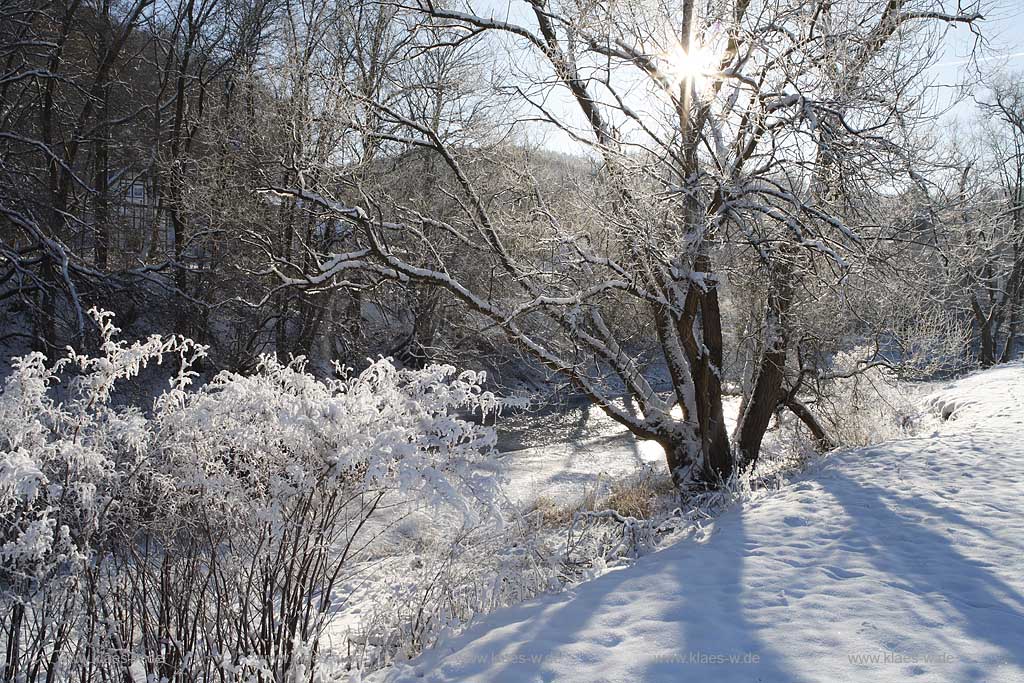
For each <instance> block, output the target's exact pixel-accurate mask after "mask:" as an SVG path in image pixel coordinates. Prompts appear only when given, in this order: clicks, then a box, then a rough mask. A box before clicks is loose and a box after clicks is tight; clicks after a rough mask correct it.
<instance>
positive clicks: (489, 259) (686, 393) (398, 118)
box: [274, 0, 980, 485]
mask: <svg viewBox="0 0 1024 683" xmlns="http://www.w3.org/2000/svg"><path fill="white" fill-rule="evenodd" d="M406 9H407V10H408V11H409V12H412V13H413V14H414V15H415V14H418V15H420V16H422V17H423V20H422V21H423V22H424V23H426V24H428V25H436V24H441V25H443V26H445V27H447V28H448V29H449V30H450V31H452V32H454V37H451V38H448V39H447V41H446V42H438V43H436V44H435V47H438V48H440V47H442V46H444V45H446V44H452V43H456V44H469V43H471V42H472V41H478V40H481V37H482V36H483V37H487V36H503V37H505V38H507V39H508V40H509V41H511V42H512V44H513V45H514V47H513V49H512V53H511V54H512V57H513V59H514V60H515V62H514V63H513V64H511V65H507V66H506V67H505V68H506V69H507V70H508V71H509V73H507V74H506V75H505V76H504V78H503V79H502V82H501V84H500V92H502V93H503V94H506V95H510V96H511V97H512V103H510V105H509V114H508V115H507V116H508V117H509V118H510V119H511V120H512V121H513V123H512V126H513V127H514V126H515V125H517V124H519V123H523V121H524V119H527V118H528V119H531V120H534V121H536V120H539V121H541V122H542V123H543V124H546V125H547V126H549V127H550V128H553V129H555V130H557V131H558V132H559V133H560V134H561V135H562V136H564V137H566V138H568V139H570V140H572V141H574V142H576V143H578V144H579V145H580V146H582V147H583V148H586V149H589V150H590V153H591V154H592V155H593V156H592V158H594V159H596V160H598V163H597V173H598V176H599V178H600V182H599V183H598V184H597V185H596V186H595V190H597V191H596V192H595V194H594V195H593V196H589V197H586V200H585V201H587V202H588V203H589V204H590V209H591V210H590V212H589V214H588V217H587V220H588V224H587V225H586V226H585V228H584V229H580V228H579V226H576V225H569V224H566V223H564V222H563V221H562V220H561V216H560V215H559V213H560V207H559V204H560V202H559V200H560V199H562V198H553V197H551V196H549V195H548V194H547V193H546V191H545V189H546V188H545V187H543V186H540V185H531V186H530V187H529V191H530V193H531V195H532V196H533V197H534V199H533V206H531V207H530V210H531V212H532V213H533V215H534V217H535V218H537V221H540V222H541V224H543V225H544V227H545V230H543V231H541V232H540V233H539V234H538V233H537V232H536V224H537V221H533V223H532V224H531V226H530V229H527V227H526V225H524V221H523V220H522V218H521V216H519V215H518V214H516V213H515V212H510V211H506V210H504V209H503V207H502V202H501V201H500V200H499V198H500V197H501V196H502V195H503V194H504V193H508V192H512V191H514V188H501V189H499V190H495V189H494V188H488V187H487V186H486V185H485V184H484V183H481V182H479V181H478V180H477V179H475V178H474V177H473V174H472V172H471V170H470V167H471V165H472V163H473V159H472V155H471V154H468V153H467V150H465V149H462V148H459V147H457V146H455V145H453V144H451V143H449V142H448V141H446V140H445V139H444V137H443V136H442V135H441V134H440V132H439V130H438V128H437V126H436V124H435V123H434V122H432V121H431V120H430V119H429V118H426V117H422V116H415V115H410V114H409V113H407V112H403V111H401V110H400V109H399V108H398V107H396V106H393V105H392V104H389V103H387V102H381V101H378V100H367V101H366V103H367V104H368V105H370V106H372V107H374V109H375V111H376V112H377V115H378V117H379V119H380V120H381V121H382V122H383V123H384V124H386V126H387V127H389V128H390V129H391V130H393V131H396V130H401V131H402V132H401V133H397V132H393V133H390V139H392V140H399V141H403V142H404V143H405V144H406V145H407V146H409V147H417V148H426V149H429V150H431V151H432V152H434V153H435V154H437V155H438V156H439V157H440V158H441V159H442V160H443V161H444V163H445V164H446V165H447V167H448V168H449V170H450V172H451V173H452V175H453V176H454V178H455V179H456V181H457V186H458V193H459V197H460V204H461V215H458V216H454V217H453V216H430V217H428V216H424V215H422V214H417V213H412V212H409V211H406V210H404V207H403V206H401V204H398V203H395V202H391V201H389V200H388V198H386V197H383V196H380V195H373V194H372V193H371V192H364V196H363V198H362V200H363V201H362V207H363V208H358V207H357V206H356V202H353V201H351V200H348V201H345V200H344V198H339V197H338V196H336V194H333V193H332V192H331V188H326V187H318V188H315V191H314V188H310V187H308V186H307V187H278V188H274V191H275V192H278V193H279V194H282V195H286V196H290V197H294V198H298V199H301V200H302V201H307V202H314V203H317V204H319V205H320V206H322V207H323V208H324V209H325V210H326V211H329V212H331V213H332V215H333V216H335V217H336V218H338V219H339V220H342V221H346V222H348V223H350V224H352V225H354V226H355V227H356V228H358V231H357V233H356V234H355V235H354V239H353V242H352V243H351V250H350V251H346V252H344V253H333V254H324V255H320V256H318V258H317V267H316V268H315V269H309V268H308V267H303V265H302V264H301V263H298V262H296V261H294V260H293V261H291V262H289V263H287V264H281V267H280V268H279V271H280V273H281V277H282V279H283V282H284V284H285V285H287V286H297V287H307V288H308V287H323V286H325V285H326V284H328V283H330V282H332V281H334V280H336V279H341V278H342V277H343V275H344V274H345V273H347V272H350V271H352V270H356V269H358V270H361V271H363V272H369V273H373V274H375V275H376V276H378V277H381V278H390V279H397V280H401V281H408V282H414V283H426V284H431V285H434V286H438V287H442V288H444V289H446V290H447V291H449V292H450V293H451V294H452V295H454V296H455V297H456V298H457V299H458V300H460V301H462V302H463V303H464V304H465V305H467V306H468V307H469V309H471V310H472V311H473V312H474V313H475V314H477V315H479V316H481V317H482V318H484V319H486V320H487V321H488V324H489V325H491V326H494V327H496V328H498V329H500V330H502V332H503V333H504V334H505V335H506V336H507V338H508V339H509V340H511V341H512V342H514V343H515V344H517V345H518V346H520V347H521V348H522V349H524V350H526V351H527V352H528V353H530V354H532V355H533V356H534V357H535V358H536V359H538V360H539V361H540V362H542V363H543V364H544V365H546V366H547V367H548V368H550V369H551V370H553V371H555V372H557V373H560V374H561V375H562V376H564V377H565V378H567V379H568V380H569V381H570V382H571V383H573V384H574V385H575V386H576V387H577V388H578V389H579V390H580V391H582V392H583V393H585V394H586V395H587V396H589V397H590V398H591V399H592V400H593V401H594V402H595V403H597V404H598V405H600V406H601V407H602V408H603V409H604V410H605V411H606V412H607V413H608V414H609V415H610V416H611V417H612V418H613V419H615V420H617V421H618V422H620V423H622V424H623V425H625V426H626V427H628V428H629V429H630V430H631V431H632V432H633V433H634V434H636V435H637V436H639V437H641V438H645V439H652V440H655V441H657V442H659V443H661V444H662V445H663V446H664V448H665V451H666V453H667V458H668V464H669V468H670V470H671V471H672V472H673V474H674V476H675V477H676V480H677V481H678V482H679V483H680V484H681V485H682V484H684V483H686V482H691V481H696V482H701V483H704V484H713V483H715V482H717V481H721V480H722V479H724V478H727V477H728V476H729V475H730V474H731V473H732V471H733V468H734V466H735V465H736V464H739V465H740V466H747V465H749V464H751V463H753V462H754V461H755V460H756V458H757V454H758V450H759V447H760V442H761V439H762V437H763V434H764V431H765V430H766V429H767V427H768V419H769V417H770V416H771V415H772V414H773V412H774V411H775V410H776V408H777V407H778V406H779V405H780V403H783V402H787V401H788V402H790V403H792V401H793V399H794V389H793V387H792V386H788V387H787V386H786V382H785V379H786V375H787V370H786V364H787V362H788V360H787V359H789V358H790V357H791V354H792V348H791V346H790V340H789V332H790V329H791V323H790V320H791V319H792V318H793V317H795V316H796V315H798V312H799V309H798V308H795V307H794V305H793V301H794V299H795V298H796V297H797V294H798V290H799V288H801V287H804V285H803V283H804V282H805V281H807V280H808V279H811V280H814V281H816V282H830V283H831V286H833V287H842V286H843V282H844V278H845V277H846V276H847V274H848V273H849V272H850V269H851V267H852V266H851V264H852V263H854V262H855V260H856V259H858V258H864V257H865V256H866V255H868V254H869V253H870V252H871V249H872V237H873V235H872V229H873V226H877V225H878V223H877V221H876V220H875V219H876V218H877V216H873V215H872V211H871V208H872V207H871V196H872V195H873V194H876V193H877V192H878V191H879V190H880V189H882V188H885V187H886V184H888V186H889V187H897V186H899V184H901V183H904V182H906V175H907V167H908V153H907V150H906V148H905V146H904V145H905V143H906V141H907V139H908V138H907V131H908V130H912V129H913V126H914V120H915V116H916V115H917V112H918V110H917V109H915V98H914V93H915V88H916V87H917V83H918V77H919V75H920V73H921V71H922V70H923V69H924V68H925V66H926V65H927V64H928V63H930V61H931V59H932V57H933V55H934V47H935V42H934V41H935V39H936V36H937V33H938V32H941V31H942V30H944V29H945V28H946V27H948V26H951V25H955V24H965V25H972V24H973V23H974V22H976V21H977V20H978V19H980V15H979V14H978V13H977V12H976V11H973V10H968V11H964V10H962V9H957V10H956V11H953V12H947V11H945V10H943V8H942V6H941V5H940V4H939V3H932V2H881V3H872V2H842V3H820V4H815V5H814V6H813V7H812V8H811V11H808V8H807V6H806V5H805V4H804V3H785V2H782V3H773V4H771V5H767V6H764V7H760V6H758V7H756V8H754V7H753V6H752V5H751V4H750V3H747V2H743V1H740V2H736V3H730V4H728V6H727V7H722V8H719V9H714V10H709V12H708V13H707V14H706V15H703V16H701V15H699V11H698V7H697V5H696V3H694V2H692V1H691V0H686V1H685V2H682V4H680V5H679V6H675V5H672V6H658V7H654V6H650V7H648V6H643V5H641V6H633V5H630V6H629V7H625V6H619V5H618V4H616V3H598V4H586V5H583V4H579V3H572V2H566V3H557V4H556V3H552V2H543V1H542V0H531V1H530V2H524V3H521V4H520V3H515V4H513V6H512V9H511V11H510V13H509V17H514V19H513V18H509V17H502V18H498V17H496V16H485V15H480V14H474V13H472V12H471V11H469V12H466V11H460V10H456V9H450V8H448V7H446V6H441V5H436V4H432V3H430V2H428V1H427V0H424V1H423V2H421V3H420V4H417V5H414V6H410V7H408V8H406ZM482 45H485V46H487V47H488V48H493V45H494V43H493V42H483V43H482ZM897 55H899V58H898V59H897V58H896V56H897ZM517 64H521V65H523V68H522V69H521V70H520V71H518V72H517V71H516V68H515V67H516V65H517ZM516 113H518V114H519V116H518V117H516V116H514V114H516ZM511 130H512V129H511V128H510V129H509V131H510V132H511ZM523 181H524V182H527V183H529V179H523ZM527 235H533V237H532V240H533V241H532V242H531V243H527V242H524V238H527ZM440 236H447V238H451V237H453V238H455V239H458V240H460V241H462V242H463V243H464V244H466V245H467V247H468V248H469V249H471V250H472V251H473V252H474V253H475V254H477V258H478V260H479V261H483V262H484V263H486V264H487V266H488V268H489V271H490V275H489V278H488V280H487V281H485V282H480V281H479V280H477V279H473V278H470V277H468V276H466V275H465V274H464V273H462V272H460V271H459V268H458V266H457V264H454V263H450V262H448V261H447V260H446V259H445V258H444V256H443V255H442V254H439V253H437V252H436V251H434V250H433V248H432V246H433V245H434V244H435V243H436V241H437V240H438V239H441V237H440ZM552 254H554V256H553V257H552ZM725 263H730V264H737V265H736V266H734V267H738V268H741V269H746V270H747V271H750V270H751V269H757V270H759V271H760V272H762V273H763V274H764V281H765V282H766V283H767V287H768V292H769V294H768V295H767V296H766V297H765V299H764V303H763V305H764V310H763V314H762V315H761V316H759V317H760V327H761V334H760V337H761V341H760V343H759V349H760V350H759V352H758V358H757V360H756V363H755V364H754V367H753V369H752V374H751V379H750V381H749V382H748V383H747V392H746V394H747V395H746V396H745V400H744V409H743V413H742V416H741V422H740V425H739V427H738V429H737V433H736V437H735V443H734V444H730V440H729V435H728V434H727V433H726V427H725V421H724V419H723V408H722V393H723V392H722V378H723V374H724V372H725V369H724V367H723V364H724V356H725V349H724V343H725V341H724V334H723V329H724V326H723V309H722V304H721V292H722V287H723V286H724V285H725V282H724V276H725V273H724V272H722V266H723V264H725ZM738 264H742V265H738ZM623 307H628V309H629V310H630V311H631V312H632V313H634V314H635V316H636V318H634V321H635V324H638V325H644V326H647V328H648V329H651V330H653V332H654V334H655V335H656V338H657V340H658V343H657V353H658V355H659V356H660V357H659V358H657V363H652V362H651V359H650V358H649V357H648V356H645V355H644V354H638V353H637V352H636V349H635V348H630V345H629V344H628V343H626V341H625V340H626V339H627V337H628V336H629V335H630V329H629V325H628V324H626V325H623V324H621V323H618V324H613V323H611V322H610V321H611V320H613V319H614V318H615V313H616V312H617V311H619V310H621V309H622V308H623ZM659 364H660V365H662V366H664V367H665V368H666V369H667V374H668V376H669V378H670V383H671V392H670V393H669V394H668V395H667V396H665V395H662V394H660V393H659V392H657V391H655V389H654V388H653V385H652V377H653V375H652V374H651V372H652V370H653V368H654V366H655V365H659ZM623 394H625V395H626V397H627V400H623V399H622V398H621V396H622V395H623Z"/></svg>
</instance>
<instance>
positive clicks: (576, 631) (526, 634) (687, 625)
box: [462, 509, 804, 683]
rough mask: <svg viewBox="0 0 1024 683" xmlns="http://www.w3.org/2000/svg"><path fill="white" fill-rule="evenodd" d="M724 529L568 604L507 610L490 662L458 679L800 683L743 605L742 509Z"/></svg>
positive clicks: (603, 580) (600, 582) (588, 589)
mask: <svg viewBox="0 0 1024 683" xmlns="http://www.w3.org/2000/svg"><path fill="white" fill-rule="evenodd" d="M718 527H719V530H718V532H717V533H716V538H714V539H713V540H712V541H711V542H709V543H708V544H707V545H704V544H699V543H693V542H688V541H684V542H682V543H680V544H677V545H676V546H673V547H671V548H668V549H666V550H665V551H662V552H658V553H654V554H652V555H647V556H644V557H642V558H640V560H639V561H638V562H637V564H636V565H635V566H634V567H633V568H631V569H629V570H626V571H615V572H611V573H609V574H605V575H604V576H601V577H599V578H597V579H595V580H593V581H590V582H587V583H584V584H582V585H580V586H579V587H578V588H576V589H575V590H574V591H573V593H574V595H572V596H571V598H570V597H569V596H562V597H560V598H555V599H554V600H553V601H552V602H550V603H546V604H545V603H542V604H543V607H542V608H541V609H538V605H533V606H530V605H524V606H521V607H519V608H513V609H511V610H509V611H508V612H507V613H506V614H505V619H504V620H503V621H504V623H506V624H509V625H510V626H511V628H506V629H504V630H503V632H502V635H501V636H500V637H496V634H495V631H494V630H491V631H490V632H489V634H488V637H487V638H486V641H487V642H486V650H485V651H484V653H485V654H486V655H488V656H491V657H493V658H494V659H493V660H492V661H491V665H490V666H489V667H484V668H482V669H477V670H476V671H472V672H471V671H465V670H463V671H462V673H463V674H464V675H465V676H470V675H474V674H475V675H484V676H486V680H487V681H488V683H504V682H509V683H512V682H515V683H519V682H520V681H556V680H570V679H568V678H566V675H567V669H568V670H569V671H574V672H576V673H575V675H576V676H577V677H576V678H572V679H571V680H587V681H592V682H597V681H604V680H616V681H618V680H632V681H637V682H638V683H678V681H683V680H685V681H716V683H718V682H723V683H724V682H737V683H739V682H743V683H748V682H751V681H766V682H767V681H771V682H773V683H778V682H783V681H784V682H786V683H790V682H792V683H799V682H801V681H802V680H804V679H801V678H800V677H799V676H797V675H796V674H795V673H794V672H793V671H791V670H789V669H787V667H786V665H785V663H784V662H783V661H782V659H781V657H780V655H779V654H778V653H776V652H774V651H773V650H771V649H770V648H769V647H768V646H767V645H766V644H765V643H764V642H763V641H762V640H761V638H760V637H759V635H758V631H759V630H760V629H761V628H762V626H761V625H758V624H757V623H756V622H755V620H752V619H751V616H752V614H753V610H752V608H750V607H748V606H747V605H745V604H744V601H743V593H744V578H743V576H744V575H743V572H744V556H745V553H746V546H747V542H746V536H745V533H744V523H743V510H741V509H736V510H732V511H730V512H727V513H725V514H724V515H723V516H722V518H720V519H719V523H718ZM719 534H720V535H721V537H717V536H718V535H719ZM476 654H478V655H479V654H482V653H481V652H480V651H477V652H476ZM577 661H578V662H579V663H580V666H579V667H574V666H573V665H572V664H567V662H577ZM588 667H589V668H588ZM591 668H592V669H594V670H595V671H597V673H596V674H595V673H593V672H591V671H590V669H591ZM623 676H625V677H623ZM481 680H482V679H481Z"/></svg>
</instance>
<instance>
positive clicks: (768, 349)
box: [736, 268, 793, 469]
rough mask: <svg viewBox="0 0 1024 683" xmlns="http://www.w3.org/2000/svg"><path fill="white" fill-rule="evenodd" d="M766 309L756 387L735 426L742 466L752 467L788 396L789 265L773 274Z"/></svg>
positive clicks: (790, 299) (790, 296)
mask: <svg viewBox="0 0 1024 683" xmlns="http://www.w3.org/2000/svg"><path fill="white" fill-rule="evenodd" d="M770 286H771V291H770V292H769V294H768V302H767V310H766V312H765V331H764V341H763V342H762V345H761V360H760V363H759V364H758V366H757V369H756V370H755V375H754V378H753V381H754V387H753V389H752V390H751V392H750V395H749V396H747V397H746V398H745V400H744V401H743V406H742V409H741V410H740V421H739V424H738V425H737V427H736V447H737V450H738V451H739V459H740V466H741V467H743V468H744V469H747V468H753V467H754V465H756V464H757V458H758V455H760V452H761V442H762V441H763V440H764V435H765V432H766V431H768V425H769V423H770V422H771V418H772V415H774V414H775V411H776V409H777V408H778V407H779V401H781V400H782V399H783V397H784V395H785V391H784V390H783V387H782V385H783V380H784V379H785V372H786V353H787V350H788V345H789V344H788V341H789V340H788V336H789V335H788V330H787V327H788V320H787V318H788V315H789V308H790V305H791V304H792V300H793V283H792V282H791V277H790V272H789V269H788V268H784V269H780V272H777V273H776V274H775V275H774V277H773V283H772V284H771V285H770Z"/></svg>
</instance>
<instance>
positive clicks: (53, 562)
mask: <svg viewBox="0 0 1024 683" xmlns="http://www.w3.org/2000/svg"><path fill="white" fill-rule="evenodd" d="M94 315H95V318H96V320H97V322H98V324H99V326H100V330H101V335H102V345H101V355H100V356H99V357H96V358H89V357H86V356H83V355H79V354H75V353H73V352H69V354H68V356H67V357H66V358H64V359H61V360H58V361H57V362H55V363H53V364H50V365H47V362H46V359H45V358H44V357H43V356H42V355H41V354H31V355H29V356H26V357H24V358H21V359H18V360H17V361H16V362H15V364H14V367H15V371H14V373H13V374H12V375H11V376H10V377H9V378H8V380H7V381H6V383H5V385H4V387H3V391H2V393H0V524H2V526H0V533H2V546H0V572H2V573H0V600H2V605H0V609H3V614H2V616H0V620H2V623H0V629H2V633H0V636H2V637H3V638H4V640H5V643H6V647H5V658H4V667H5V668H4V672H3V673H4V675H5V680H10V679H17V680H26V681H34V680H43V679H53V677H54V676H56V677H57V678H59V679H61V680H81V681H86V680H107V679H110V680H114V679H117V680H130V679H136V680H137V679H138V677H139V676H146V677H149V678H150V679H151V680H212V679H214V678H216V679H218V680H235V681H250V680H251V681H262V680H275V681H277V680H285V679H287V680H294V681H302V680H309V681H313V680H321V678H320V677H321V676H323V675H324V669H323V667H322V666H321V664H322V663H323V662H324V653H323V652H322V650H321V647H320V643H319V639H320V636H321V634H322V632H323V630H324V628H325V627H326V623H327V619H328V617H329V616H330V613H331V610H332V606H333V604H334V601H335V600H336V599H337V598H338V597H339V596H338V595H336V590H337V589H338V588H339V586H340V585H341V582H342V580H343V579H344V578H345V576H346V571H347V569H348V567H349V564H350V563H351V562H352V561H353V558H355V557H357V556H358V555H359V554H360V553H362V552H363V551H364V550H365V548H366V546H367V545H368V544H369V543H370V542H371V541H372V539H373V535H374V534H375V533H377V531H376V530H375V528H374V521H375V520H376V519H377V518H378V517H380V516H381V512H382V510H384V509H385V508H386V507H387V506H388V505H391V504H392V503H393V502H394V501H395V500H402V501H410V500H416V501H419V502H420V504H425V505H430V506H435V507H438V506H445V507H447V508H449V509H450V510H451V511H452V513H451V514H450V515H448V517H449V518H450V519H452V520H453V521H452V524H455V525H459V524H479V522H480V520H481V519H493V518H494V516H495V513H496V506H495V480H494V477H493V476H491V475H488V474H486V473H485V472H486V470H485V469H484V468H481V467H479V465H480V464H481V463H482V461H483V459H484V458H485V457H486V455H487V454H488V453H489V451H490V450H491V448H492V447H493V444H494V441H495V436H494V432H493V430H492V429H490V428H486V427H481V426H479V425H477V424H475V423H473V422H472V421H470V420H468V419H462V418H460V417H458V415H457V413H458V411H473V410H479V411H485V412H486V411H491V410H494V409H496V407H497V402H496V401H495V399H494V397H493V396H492V395H490V394H489V393H487V392H484V391H483V390H482V389H481V382H482V380H483V377H482V376H479V375H477V374H475V373H463V374H461V375H457V374H456V373H455V371H454V369H453V368H451V367H448V366H431V367H428V368H426V369H424V370H421V371H408V370H398V369H396V368H394V367H393V366H392V365H391V364H390V362H388V361H386V360H381V361H378V362H376V363H374V364H372V365H371V366H370V367H369V368H367V369H366V370H365V371H363V372H361V373H359V374H358V375H352V376H347V375H343V376H342V377H341V378H340V379H334V380H326V381H322V380H318V379H316V378H314V377H313V376H311V375H310V374H308V373H306V372H305V368H304V365H303V361H302V360H301V359H298V360H295V361H293V362H291V363H287V364H283V363H279V362H277V361H276V360H274V359H272V358H264V359H262V360H261V362H260V364H259V366H258V368H257V369H256V371H255V372H254V373H253V374H252V375H249V376H243V375H239V374H235V373H228V372H224V373H221V374H220V375H218V376H217V377H216V378H215V379H214V380H213V381H212V382H210V383H208V384H206V385H205V386H202V387H200V388H198V389H194V388H193V387H192V380H193V377H194V374H193V373H192V372H191V370H190V367H191V365H192V363H193V362H194V361H195V360H196V359H197V358H198V357H199V356H201V355H202V353H203V349H201V348H200V347H197V346H196V345H195V344H193V343H192V342H190V341H188V340H185V339H180V338H162V337H159V336H153V337H150V338H149V339H147V340H145V341H142V342H136V343H134V344H128V343H126V342H123V341H117V340H115V337H116V334H117V332H118V330H117V329H116V328H115V327H114V326H113V324H112V322H111V320H110V316H109V315H108V314H102V313H95V314H94ZM171 354H173V355H176V356H178V358H179V359H180V362H181V368H180V370H179V371H178V372H177V374H176V375H175V376H174V378H173V379H172V380H171V383H170V387H169V388H168V389H167V390H166V391H165V392H164V393H162V394H161V395H160V396H159V397H157V398H156V400H155V402H154V403H153V405H152V407H151V408H150V409H148V410H145V411H144V410H143V409H142V408H141V407H139V406H128V407H113V406H112V405H111V396H112V394H113V392H114V390H115V385H116V384H117V383H118V382H126V381H131V380H132V379H133V378H135V377H137V376H138V374H139V372H140V371H141V369H142V368H144V367H145V366H146V365H147V364H149V363H159V362H160V361H161V360H163V359H164V358H165V357H167V356H168V355H171ZM339 374H341V373H339ZM58 386H59V387H60V388H62V389H65V390H64V392H63V394H62V396H61V399H62V400H59V401H58V400H57V399H56V398H55V396H56V393H55V391H56V389H57V388H58ZM378 526H379V524H378ZM342 597H343V596H342Z"/></svg>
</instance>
